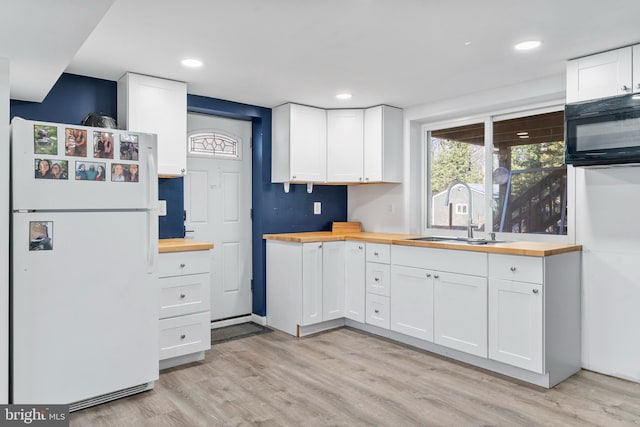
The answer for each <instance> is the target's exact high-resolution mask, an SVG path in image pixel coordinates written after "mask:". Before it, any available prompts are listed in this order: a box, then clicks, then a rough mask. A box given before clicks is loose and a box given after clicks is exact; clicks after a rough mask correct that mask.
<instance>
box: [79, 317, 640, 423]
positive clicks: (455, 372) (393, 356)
mask: <svg viewBox="0 0 640 427" xmlns="http://www.w3.org/2000/svg"><path fill="white" fill-rule="evenodd" d="M639 363H640V361H639ZM71 425H72V426H126V425H129V426H145V425H147V426H248V425H258V426H280V425H285V426H326V425H331V426H358V425H370V426H394V427H399V426H414V425H419V426H440V425H447V426H480V425H500V426H520V425H523V426H536V425H547V426H564V425H571V426H596V425H597V426H622V425H634V426H638V425H640V384H636V383H632V382H628V381H623V380H619V379H616V378H612V377H607V376H604V375H600V374H596V373H593V372H589V371H582V372H580V373H578V374H576V375H574V376H573V377H571V378H570V379H568V380H567V381H565V382H563V383H561V384H560V385H558V386H556V387H555V388H554V389H551V390H545V389H542V388H538V387H535V386H530V385H526V384H523V383H519V382H517V381H515V380H511V379H508V378H505V377H501V376H499V375H496V374H492V373H489V372H485V371H482V370H479V369H476V368H472V367H469V366H467V365H463V364H459V363H455V362H452V361H449V360H447V359H444V358H440V357H437V356H434V355H432V354H430V353H427V352H424V351H420V350H415V349H412V348H410V347H407V346H404V345H400V344H396V343H393V342H390V341H386V340H384V339H381V338H378V337H375V336H372V335H369V334H366V333H363V332H359V331H356V330H353V329H348V328H342V329H338V330H333V331H330V332H326V333H322V334H318V335H315V336H311V337H307V338H302V339H295V338H293V337H290V336H288V335H286V334H283V333H280V332H272V333H266V334H262V335H255V336H252V337H248V338H243V339H239V340H234V341H228V342H224V343H221V344H216V345H214V346H213V347H212V348H211V350H210V351H208V352H207V356H206V359H205V360H204V361H203V362H200V363H196V364H191V365H187V366H186V367H180V368H174V369H171V370H167V371H163V373H162V374H161V375H160V380H159V381H158V382H156V387H155V389H154V390H152V391H150V392H145V393H142V394H139V395H136V396H133V397H129V398H126V399H121V400H119V401H116V402H111V403H108V404H104V405H101V406H98V407H94V408H90V409H85V410H83V411H79V412H75V413H73V414H72V416H71Z"/></svg>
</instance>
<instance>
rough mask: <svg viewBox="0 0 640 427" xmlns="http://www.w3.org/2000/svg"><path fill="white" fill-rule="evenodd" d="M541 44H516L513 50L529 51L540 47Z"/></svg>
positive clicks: (534, 41)
mask: <svg viewBox="0 0 640 427" xmlns="http://www.w3.org/2000/svg"><path fill="white" fill-rule="evenodd" d="M541 44H542V42H541V41H540V40H527V41H525V42H521V43H518V44H517V45H515V46H514V49H515V50H529V49H535V48H537V47H538V46H540V45H541Z"/></svg>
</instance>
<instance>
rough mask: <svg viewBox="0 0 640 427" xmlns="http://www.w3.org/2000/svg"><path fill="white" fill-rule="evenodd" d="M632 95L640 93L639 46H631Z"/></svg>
mask: <svg viewBox="0 0 640 427" xmlns="http://www.w3.org/2000/svg"><path fill="white" fill-rule="evenodd" d="M632 57H633V66H632V69H633V76H632V80H633V93H637V92H640V45H638V44H637V45H635V46H633V53H632Z"/></svg>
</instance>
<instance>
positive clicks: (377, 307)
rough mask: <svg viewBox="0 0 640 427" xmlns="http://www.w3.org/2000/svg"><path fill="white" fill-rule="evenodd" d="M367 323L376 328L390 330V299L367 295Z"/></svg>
mask: <svg viewBox="0 0 640 427" xmlns="http://www.w3.org/2000/svg"><path fill="white" fill-rule="evenodd" d="M365 321H366V322H367V323H368V324H370V325H374V326H379V327H381V328H384V329H389V327H390V324H391V322H390V321H389V297H383V296H381V295H376V294H372V293H367V314H366V316H365Z"/></svg>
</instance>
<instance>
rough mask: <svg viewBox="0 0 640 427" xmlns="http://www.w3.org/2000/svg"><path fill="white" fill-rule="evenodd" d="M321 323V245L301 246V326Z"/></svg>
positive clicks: (305, 244)
mask: <svg viewBox="0 0 640 427" xmlns="http://www.w3.org/2000/svg"><path fill="white" fill-rule="evenodd" d="M319 322H322V243H317V242H316V243H304V244H303V245H302V324H303V325H312V324H314V323H319Z"/></svg>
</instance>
